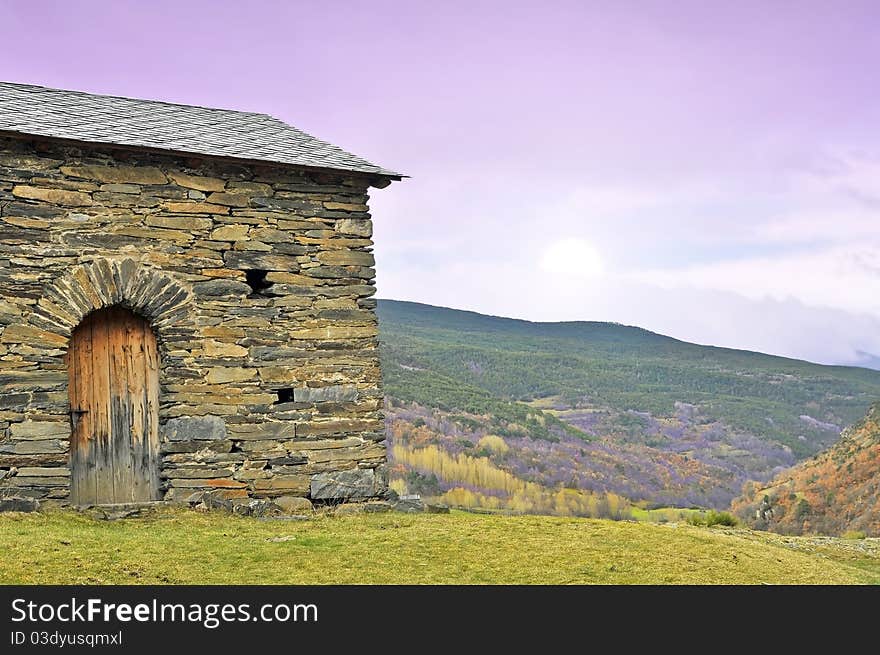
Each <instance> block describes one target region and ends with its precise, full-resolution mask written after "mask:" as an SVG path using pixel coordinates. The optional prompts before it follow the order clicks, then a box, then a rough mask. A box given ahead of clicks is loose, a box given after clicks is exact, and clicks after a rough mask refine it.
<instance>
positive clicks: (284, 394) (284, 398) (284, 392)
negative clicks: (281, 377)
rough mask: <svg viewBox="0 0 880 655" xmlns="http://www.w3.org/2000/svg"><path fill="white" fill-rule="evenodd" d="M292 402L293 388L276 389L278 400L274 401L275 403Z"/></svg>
mask: <svg viewBox="0 0 880 655" xmlns="http://www.w3.org/2000/svg"><path fill="white" fill-rule="evenodd" d="M292 402H293V389H279V390H278V400H276V401H275V404H276V405H280V404H281V403H292Z"/></svg>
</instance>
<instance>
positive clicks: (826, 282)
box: [632, 245, 880, 317]
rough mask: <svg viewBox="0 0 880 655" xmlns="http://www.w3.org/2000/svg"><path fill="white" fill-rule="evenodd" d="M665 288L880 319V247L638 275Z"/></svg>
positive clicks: (842, 248) (752, 259)
mask: <svg viewBox="0 0 880 655" xmlns="http://www.w3.org/2000/svg"><path fill="white" fill-rule="evenodd" d="M632 277H633V279H635V280H638V281H641V282H644V283H647V284H655V285H658V286H660V287H663V288H667V289H672V288H692V289H711V290H715V291H727V292H731V293H735V294H739V295H741V296H744V297H746V298H750V299H752V300H764V299H772V300H778V301H785V300H790V299H791V300H796V301H799V302H802V303H804V304H806V305H812V306H814V307H827V308H833V309H840V310H844V311H847V312H852V313H859V314H862V313H864V314H871V315H874V316H877V317H880V246H874V245H864V246H861V245H846V246H839V247H833V248H826V249H821V250H808V251H802V252H793V253H789V254H781V255H774V256H764V257H745V258H741V259H737V260H732V261H717V262H712V263H709V264H706V265H701V266H691V267H687V268H683V269H678V270H668V269H666V270H649V271H641V272H637V273H634V274H633V275H632Z"/></svg>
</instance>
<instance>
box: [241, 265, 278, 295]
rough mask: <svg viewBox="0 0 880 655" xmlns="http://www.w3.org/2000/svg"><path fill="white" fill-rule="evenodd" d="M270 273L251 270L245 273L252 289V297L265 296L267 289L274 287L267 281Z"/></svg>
mask: <svg viewBox="0 0 880 655" xmlns="http://www.w3.org/2000/svg"><path fill="white" fill-rule="evenodd" d="M267 274H268V271H261V270H249V271H245V272H244V276H245V280H246V281H247V283H248V286H249V287H250V288H251V289H252V291H253V292H252V293H251V295H252V296H264V295H266V294H265V293H264V292H265V291H266V289H268V288H269V287H271V286H272V283H271V282H267V281H266V275H267Z"/></svg>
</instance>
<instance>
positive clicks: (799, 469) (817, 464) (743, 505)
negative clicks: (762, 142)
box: [734, 403, 880, 537]
mask: <svg viewBox="0 0 880 655" xmlns="http://www.w3.org/2000/svg"><path fill="white" fill-rule="evenodd" d="M745 491H746V493H745V494H744V495H743V497H742V498H739V499H737V500H736V501H734V511H735V512H736V513H737V514H738V515H739V516H740V517H741V518H742V519H743V520H744V521H745V522H746V523H747V524H748V525H750V526H752V527H756V528H760V529H766V530H773V531H775V532H782V533H785V534H808V533H817V534H832V535H841V534H845V533H847V532H850V533H852V534H854V535H859V534H861V535H869V536H874V537H877V536H880V403H878V404H876V405H874V406H873V407H872V408H871V410H870V411H869V412H868V415H867V416H865V418H863V419H862V420H861V421H859V422H858V423H856V424H855V425H853V426H852V427H851V428H848V429H847V430H845V431H844V433H843V437H842V438H841V439H840V441H838V442H837V443H835V444H834V445H833V446H831V448H829V449H828V450H826V451H823V452H822V453H820V454H818V455H817V456H816V457H813V458H810V459H808V460H807V461H805V462H801V463H800V464H798V465H797V466H795V467H794V468H792V469H789V470H787V471H784V472H783V473H781V474H780V475H778V476H777V477H776V478H774V479H773V481H772V482H771V483H770V484H768V485H749V487H748V488H747V489H746V490H745Z"/></svg>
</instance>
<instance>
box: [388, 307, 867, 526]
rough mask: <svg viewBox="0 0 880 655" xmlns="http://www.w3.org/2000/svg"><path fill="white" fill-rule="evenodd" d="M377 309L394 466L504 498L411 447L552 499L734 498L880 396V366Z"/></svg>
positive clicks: (627, 330) (817, 446)
mask: <svg viewBox="0 0 880 655" xmlns="http://www.w3.org/2000/svg"><path fill="white" fill-rule="evenodd" d="M378 312H379V318H380V336H381V340H382V360H383V361H382V364H383V376H384V381H385V389H386V396H387V397H388V399H389V400H388V407H389V411H388V414H389V421H388V425H389V434H390V436H391V441H392V444H393V446H394V447H396V448H397V453H398V467H397V470H398V474H399V475H400V476H401V478H402V479H403V478H406V477H407V476H408V477H409V480H410V482H411V483H412V485H410V486H414V487H419V486H420V485H421V486H422V487H424V485H425V484H426V482H425V481H426V480H427V484H428V485H429V487H431V485H433V487H432V489H433V490H434V491H436V492H437V493H438V494H448V493H449V492H450V491H456V490H458V489H463V490H464V491H467V492H469V493H472V494H481V495H482V496H483V497H484V498H487V499H491V498H500V497H502V496H505V492H503V491H499V490H498V489H494V488H487V487H484V486H482V485H481V483H480V480H479V479H477V478H475V477H473V476H472V478H473V479H467V480H462V479H454V478H455V475H452V474H451V473H449V471H450V470H451V469H450V467H448V466H447V467H446V471H447V473H445V474H444V475H446V478H447V479H444V477H443V475H438V471H437V470H435V468H436V466H434V465H432V464H431V463H429V461H428V460H426V459H425V458H424V457H422V459H419V460H418V461H417V460H416V459H415V458H414V457H413V456H410V455H408V454H406V453H405V452H404V451H402V450H401V448H406V449H409V450H414V449H422V448H426V447H427V446H434V447H436V451H431V452H433V453H434V455H435V458H436V457H439V454H438V453H440V452H442V453H445V454H446V455H448V456H452V457H467V458H469V460H468V461H470V460H475V461H482V462H483V463H484V464H491V465H492V466H493V467H495V468H498V469H500V470H503V471H506V472H508V473H510V474H511V475H513V476H514V477H516V478H517V479H518V480H521V481H523V482H532V483H535V484H539V485H541V486H542V490H543V492H546V493H550V492H551V491H558V490H559V489H569V490H571V491H573V492H578V493H584V494H614V495H615V496H620V497H624V498H628V499H630V500H632V501H633V502H635V503H639V504H643V505H648V506H660V505H675V506H701V507H714V508H723V507H726V506H727V505H728V504H729V502H730V501H731V500H732V499H733V498H734V497H735V496H737V495H739V493H740V491H741V488H742V485H743V483H744V482H746V481H747V480H758V481H766V480H769V479H771V478H772V477H773V476H774V475H775V474H777V473H779V472H780V471H782V470H784V469H785V468H787V467H789V466H791V465H793V464H794V463H796V462H797V461H800V460H803V459H804V458H806V457H809V456H811V455H813V454H815V453H817V452H818V451H820V450H822V449H823V448H825V447H827V446H829V445H830V444H832V443H834V442H835V441H836V440H837V439H838V437H839V433H840V430H841V429H842V428H843V427H845V426H846V425H849V424H851V423H853V422H854V421H856V420H858V419H859V418H860V417H861V416H863V415H864V413H865V410H866V408H867V407H868V406H869V405H870V403H871V402H872V401H873V400H874V399H876V398H880V372H878V371H872V370H868V369H861V368H852V367H838V366H820V365H817V364H811V363H808V362H803V361H799V360H793V359H786V358H782V357H774V356H769V355H763V354H760V353H752V352H746V351H738V350H730V349H724V348H714V347H707V346H699V345H695V344H690V343H686V342H682V341H678V340H676V339H672V338H669V337H664V336H661V335H658V334H654V333H651V332H648V331H646V330H642V329H639V328H634V327H627V326H622V325H617V324H610V323H595V322H572V323H531V322H528V321H520V320H514V319H507V318H498V317H491V316H483V315H480V314H475V313H473V312H465V311H457V310H452V309H445V308H440V307H432V306H429V305H421V304H417V303H409V302H398V301H388V300H381V301H379V307H378ZM487 436H490V437H497V438H498V440H497V441H496V440H494V439H492V440H489V441H488V442H487V441H485V440H484V438H485V437H487ZM499 442H500V445H499ZM491 444H494V447H492V446H491ZM423 455H425V453H421V454H420V457H421V456H423ZM428 459H430V458H428ZM438 461H439V460H438ZM437 466H439V465H437ZM423 491H424V488H423ZM464 491H456V493H459V494H462V493H464ZM520 496H521V497H522V496H523V494H520ZM505 497H506V496H505ZM508 500H510V499H508ZM508 500H504V501H502V500H498V501H492V500H485V501H484V502H486V503H488V504H493V503H494V504H498V505H502V506H504V505H505V504H506V503H508ZM511 502H512V501H511ZM558 502H560V503H561V502H562V501H561V497H560V499H559V501H558ZM514 504H515V503H514ZM572 504H577V503H572ZM587 504H589V501H587ZM611 504H613V503H611ZM602 506H603V507H607V506H608V503H605V502H604V501H603V504H602Z"/></svg>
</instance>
